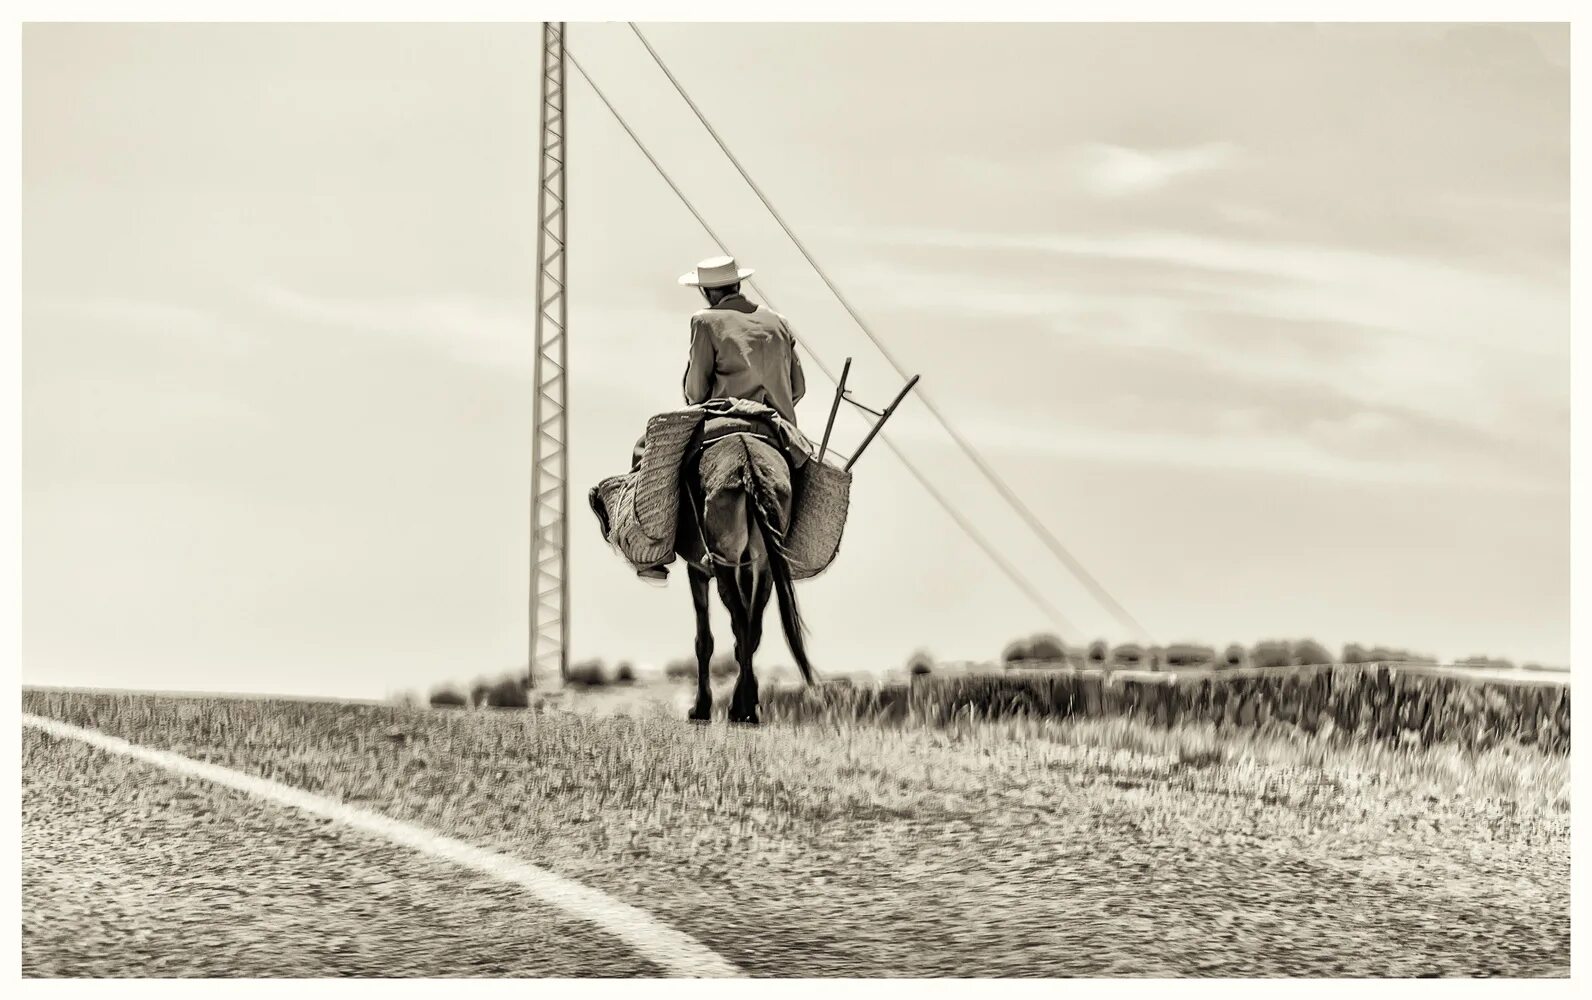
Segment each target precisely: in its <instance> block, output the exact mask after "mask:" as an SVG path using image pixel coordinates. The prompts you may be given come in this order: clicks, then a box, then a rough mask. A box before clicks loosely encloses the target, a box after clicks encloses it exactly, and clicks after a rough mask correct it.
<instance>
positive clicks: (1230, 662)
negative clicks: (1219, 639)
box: [1222, 642, 1249, 667]
mask: <svg viewBox="0 0 1592 1000" xmlns="http://www.w3.org/2000/svg"><path fill="white" fill-rule="evenodd" d="M1248 664H1249V651H1248V650H1247V649H1245V648H1244V647H1243V646H1242V645H1240V644H1239V643H1236V642H1235V643H1233V644H1232V645H1230V646H1228V647H1227V649H1226V650H1224V651H1223V652H1222V666H1224V667H1243V666H1247V665H1248Z"/></svg>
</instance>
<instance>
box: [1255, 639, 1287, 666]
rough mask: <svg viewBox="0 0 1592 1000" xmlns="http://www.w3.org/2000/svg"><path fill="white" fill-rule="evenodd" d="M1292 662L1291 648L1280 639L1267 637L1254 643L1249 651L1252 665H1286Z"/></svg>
mask: <svg viewBox="0 0 1592 1000" xmlns="http://www.w3.org/2000/svg"><path fill="white" fill-rule="evenodd" d="M1292 663H1293V649H1292V648H1291V647H1290V646H1289V644H1288V643H1286V642H1283V641H1282V640H1280V639H1267V640H1265V641H1264V642H1257V643H1255V648H1254V649H1251V650H1250V651H1249V665H1250V666H1252V667H1286V666H1289V665H1290V664H1292Z"/></svg>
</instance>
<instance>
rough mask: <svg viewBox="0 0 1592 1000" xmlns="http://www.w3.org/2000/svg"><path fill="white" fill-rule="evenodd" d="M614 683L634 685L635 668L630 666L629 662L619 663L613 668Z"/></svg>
mask: <svg viewBox="0 0 1592 1000" xmlns="http://www.w3.org/2000/svg"><path fill="white" fill-rule="evenodd" d="M614 683H615V684H634V683H636V668H635V667H634V666H632V665H631V663H630V661H629V660H622V661H620V663H619V666H617V667H615V668H614Z"/></svg>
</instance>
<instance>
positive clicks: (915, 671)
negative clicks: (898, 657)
mask: <svg viewBox="0 0 1592 1000" xmlns="http://www.w3.org/2000/svg"><path fill="white" fill-rule="evenodd" d="M907 673H909V674H911V675H912V676H913V677H922V676H924V675H925V674H932V673H934V657H932V656H930V655H929V654H928V651H927V650H922V649H920V650H918V651H917V652H915V653H913V654H912V655H911V656H910V657H908V658H907Z"/></svg>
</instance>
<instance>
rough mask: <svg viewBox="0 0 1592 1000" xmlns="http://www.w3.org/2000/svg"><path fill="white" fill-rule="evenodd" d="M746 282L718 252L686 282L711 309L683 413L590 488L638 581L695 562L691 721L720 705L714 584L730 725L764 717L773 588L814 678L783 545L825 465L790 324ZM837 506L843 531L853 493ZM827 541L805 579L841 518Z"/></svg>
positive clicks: (653, 429) (695, 342)
mask: <svg viewBox="0 0 1592 1000" xmlns="http://www.w3.org/2000/svg"><path fill="white" fill-rule="evenodd" d="M751 274H752V269H751V268H743V267H739V266H738V265H737V264H736V262H735V260H734V258H732V257H714V258H710V259H708V260H704V261H703V262H702V263H700V264H698V265H697V267H696V269H695V270H693V271H691V272H689V273H687V274H684V275H682V276H681V277H680V279H679V281H680V284H682V285H689V286H692V287H695V288H697V289H699V290H700V291H701V293H702V297H703V299H704V300H705V301H706V303H707V305H706V308H703V309H700V310H698V311H697V312H696V313H695V314H694V315H693V316H692V317H691V347H690V358H689V361H688V363H687V365H686V371H685V379H684V385H683V389H684V393H685V402H686V404H687V406H686V408H685V409H683V410H679V411H674V412H671V413H666V414H659V415H657V416H655V417H653V418H652V419H651V420H650V421H649V422H648V425H647V431H646V433H645V434H643V435H642V438H641V440H640V441H638V442H637V443H636V447H635V451H634V453H633V455H632V463H631V475H630V476H628V477H609V479H607V480H604V481H603V483H601V484H599V486H598V487H597V488H595V489H593V490H592V492H591V501H592V509H593V510H594V511H595V512H596V514H597V517H598V520H599V521H600V522H601V524H602V528H603V535H604V538H606V539H607V540H608V541H609V542H610V543H612V544H614V545H615V547H616V548H619V549H620V551H621V552H622V553H623V554H624V555H625V556H626V558H627V559H629V560H630V561H631V563H632V564H633V565H634V566H635V567H636V572H637V575H639V576H641V577H642V578H644V579H651V580H663V579H665V578H666V577H667V576H668V570H667V568H666V567H667V565H668V564H669V563H671V562H673V561H674V559H675V557H676V556H679V557H680V558H681V559H682V560H683V561H684V562H685V563H686V567H687V575H688V577H689V580H690V584H691V600H692V604H693V605H694V606H695V609H696V622H697V636H696V655H697V697H696V704H695V706H694V707H693V708H692V709H691V712H690V718H691V719H693V720H697V721H703V722H705V721H707V720H708V719H709V718H710V717H711V713H712V705H713V693H712V690H711V689H710V686H709V683H708V681H709V675H708V664H709V661H710V659H711V658H712V655H713V634H712V632H711V630H710V629H709V626H708V600H709V587H710V585H711V584H713V583H715V582H716V583H717V585H718V591H719V597H720V599H721V600H722V601H723V602H724V605H725V607H726V608H727V609H728V610H729V612H730V619H731V623H732V626H733V628H734V632H735V659H736V662H737V664H738V665H739V667H740V674H739V677H738V679H737V681H736V685H735V693H734V696H733V699H732V701H731V705H730V711H729V718H730V721H731V722H743V723H750V724H756V722H757V721H758V714H757V707H758V695H757V679H756V677H755V675H754V674H753V672H752V656H753V654H754V653H755V652H756V650H757V647H758V645H759V643H760V642H761V640H762V622H763V612H764V609H765V608H766V607H767V605H768V600H769V597H770V595H771V593H772V595H773V596H774V597H775V598H776V599H777V601H778V605H779V613H780V621H781V624H782V626H783V630H784V633H785V639H786V642H787V643H788V644H789V645H790V649H791V653H792V655H793V656H794V658H795V660H796V665H797V667H798V668H799V669H800V670H801V673H802V676H803V677H804V678H805V679H806V680H807V681H808V682H809V683H811V681H812V668H811V665H810V664H809V662H808V659H807V652H806V649H805V645H804V642H803V626H802V621H801V615H800V612H799V610H798V609H797V606H796V594H795V589H794V587H793V581H794V579H795V578H796V577H795V576H794V575H793V570H792V563H791V558H790V552H789V549H788V541H789V532H790V531H791V528H792V525H793V518H794V516H795V514H796V513H797V510H796V505H797V501H798V499H799V498H798V496H797V494H798V493H799V492H802V491H801V490H800V483H801V481H802V478H803V477H799V476H798V474H797V473H798V471H799V470H802V469H803V467H804V466H805V465H806V464H807V463H808V462H813V463H814V464H817V460H816V459H815V458H814V456H813V453H812V452H813V449H812V445H811V443H810V442H808V441H807V439H806V438H805V437H804V436H803V435H802V433H801V431H799V430H798V429H797V427H796V403H797V402H798V401H800V400H801V398H802V395H803V394H804V393H805V391H806V382H805V379H804V378H803V376H802V367H801V362H800V361H799V360H798V359H797V357H796V343H795V338H794V337H793V336H792V334H791V332H790V328H789V326H787V325H786V323H785V320H784V318H783V317H781V316H780V315H779V314H778V313H775V312H774V311H772V310H770V309H768V308H766V307H764V306H761V305H758V304H756V303H754V302H751V301H750V300H748V299H747V298H746V297H745V296H744V295H742V294H741V282H742V281H743V280H744V279H746V278H747V277H749V276H751ZM829 473H830V474H831V477H832V476H833V475H837V474H838V473H837V472H836V470H833V469H830V470H829ZM845 482H846V483H848V484H849V477H848V478H847V479H846V480H845ZM813 492H815V493H816V492H817V491H813ZM838 507H839V512H838V521H839V522H843V521H844V517H845V511H844V507H845V497H844V496H842V497H841V498H840V502H839V504H838ZM826 517H829V518H830V519H831V520H833V519H834V517H835V515H834V514H833V513H832V512H829V511H826V512H824V513H822V514H818V515H815V516H814V517H812V518H811V519H810V520H812V521H814V522H817V523H821V522H823V521H824V520H825V518H826ZM832 534H833V541H832V544H828V547H827V549H821V551H825V552H826V554H825V555H824V556H821V557H820V558H819V559H817V560H808V562H807V563H804V564H803V565H801V566H799V567H797V568H798V570H800V572H801V575H802V576H803V577H805V576H810V575H813V573H814V572H817V571H820V570H821V569H822V568H823V567H824V566H826V565H827V563H828V560H829V558H832V556H833V550H834V549H835V548H838V545H839V524H838V523H837V524H836V525H835V527H834V529H833V531H832ZM818 563H821V564H820V565H814V564H818Z"/></svg>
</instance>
